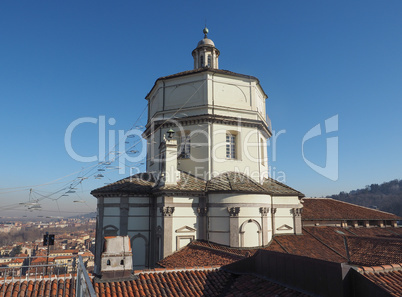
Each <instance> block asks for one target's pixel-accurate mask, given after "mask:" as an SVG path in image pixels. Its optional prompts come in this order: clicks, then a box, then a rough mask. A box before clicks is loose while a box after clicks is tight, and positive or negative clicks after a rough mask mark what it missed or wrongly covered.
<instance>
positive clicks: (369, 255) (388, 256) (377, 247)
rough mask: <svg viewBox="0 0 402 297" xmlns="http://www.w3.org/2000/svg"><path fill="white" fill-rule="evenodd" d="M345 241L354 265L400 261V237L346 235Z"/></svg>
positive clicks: (401, 253) (401, 257) (401, 244)
mask: <svg viewBox="0 0 402 297" xmlns="http://www.w3.org/2000/svg"><path fill="white" fill-rule="evenodd" d="M346 242H347V245H348V250H349V255H350V263H352V264H354V265H360V266H376V265H386V264H394V263H402V238H379V237H377V238H374V237H346Z"/></svg>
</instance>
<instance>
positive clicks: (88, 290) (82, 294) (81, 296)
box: [75, 256, 96, 297]
mask: <svg viewBox="0 0 402 297" xmlns="http://www.w3.org/2000/svg"><path fill="white" fill-rule="evenodd" d="M75 296H76V297H96V293H95V290H94V287H93V286H92V282H91V279H90V278H89V275H88V272H87V270H86V268H85V265H84V262H83V261H82V257H81V256H78V265H77V284H76V290H75Z"/></svg>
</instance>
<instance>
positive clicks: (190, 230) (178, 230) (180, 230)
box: [176, 226, 197, 233]
mask: <svg viewBox="0 0 402 297" xmlns="http://www.w3.org/2000/svg"><path fill="white" fill-rule="evenodd" d="M195 231H197V230H196V229H194V228H191V227H189V226H183V227H181V228H179V229H177V230H176V233H188V232H195Z"/></svg>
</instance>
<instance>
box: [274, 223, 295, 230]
mask: <svg viewBox="0 0 402 297" xmlns="http://www.w3.org/2000/svg"><path fill="white" fill-rule="evenodd" d="M292 229H293V228H292V227H290V226H289V225H286V224H284V225H282V226H280V227H278V228H276V230H292Z"/></svg>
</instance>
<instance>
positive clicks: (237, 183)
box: [207, 171, 268, 194]
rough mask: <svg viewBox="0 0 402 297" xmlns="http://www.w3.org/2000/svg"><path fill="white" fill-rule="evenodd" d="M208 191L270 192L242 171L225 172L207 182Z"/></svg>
mask: <svg viewBox="0 0 402 297" xmlns="http://www.w3.org/2000/svg"><path fill="white" fill-rule="evenodd" d="M207 192H247V193H258V194H268V192H267V191H266V190H265V189H264V188H263V187H262V186H261V185H260V184H258V183H257V182H255V181H254V180H252V179H251V178H250V177H248V176H247V175H245V174H243V173H240V172H232V171H230V172H225V173H222V174H220V175H218V176H216V177H214V178H212V179H210V180H209V181H208V183H207Z"/></svg>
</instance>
